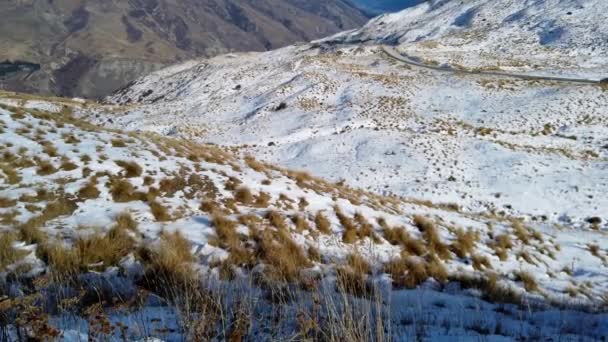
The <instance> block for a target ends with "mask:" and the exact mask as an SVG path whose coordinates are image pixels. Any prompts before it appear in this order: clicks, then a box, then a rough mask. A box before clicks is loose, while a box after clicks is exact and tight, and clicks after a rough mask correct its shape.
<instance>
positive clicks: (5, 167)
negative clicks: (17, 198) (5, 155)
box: [0, 164, 21, 184]
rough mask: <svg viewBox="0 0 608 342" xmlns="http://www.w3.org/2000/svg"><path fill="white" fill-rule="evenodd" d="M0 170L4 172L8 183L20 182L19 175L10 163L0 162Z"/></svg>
mask: <svg viewBox="0 0 608 342" xmlns="http://www.w3.org/2000/svg"><path fill="white" fill-rule="evenodd" d="M0 170H1V171H2V173H4V177H5V178H6V182H7V183H8V184H19V183H20V182H21V176H20V175H19V173H18V172H17V170H16V169H15V168H14V167H13V166H11V165H10V164H0Z"/></svg>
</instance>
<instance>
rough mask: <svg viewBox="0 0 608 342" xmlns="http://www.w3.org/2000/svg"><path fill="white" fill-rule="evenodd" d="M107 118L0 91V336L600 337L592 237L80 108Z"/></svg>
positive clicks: (598, 235) (597, 236)
mask: <svg viewBox="0 0 608 342" xmlns="http://www.w3.org/2000/svg"><path fill="white" fill-rule="evenodd" d="M123 110H128V108H121V107H118V106H101V105H99V104H97V103H94V102H86V101H80V100H79V101H75V100H67V99H52V98H41V97H36V96H31V95H23V94H14V93H0V115H1V117H2V121H1V123H0V143H1V144H0V146H1V151H0V152H1V155H0V158H1V159H0V170H1V173H0V175H1V176H2V177H1V178H0V245H1V247H2V248H1V249H0V255H1V256H2V258H0V298H1V301H0V314H1V315H0V317H2V322H3V329H4V330H3V336H5V337H7V340H17V339H18V336H23V335H27V336H30V337H32V338H41V337H43V336H47V337H49V336H53V337H54V338H59V337H61V339H62V340H65V341H79V340H85V341H86V340H99V339H102V340H105V339H109V338H110V337H112V336H116V335H117V334H118V333H117V332H116V331H119V332H120V333H119V334H120V336H122V337H121V340H144V339H149V338H151V337H155V338H157V339H161V338H162V340H165V341H181V340H202V339H201V336H206V337H207V338H208V339H212V340H215V339H217V340H223V338H222V336H225V335H226V334H231V335H232V334H236V333H238V334H239V335H240V336H243V338H245V337H251V338H254V339H262V340H267V339H271V338H273V339H278V340H285V339H287V338H288V337H289V336H295V335H297V334H306V335H310V336H314V335H316V334H319V335H323V334H326V333H327V332H328V331H333V332H334V333H335V334H339V335H343V334H356V335H357V336H361V335H360V334H363V336H369V337H370V339H363V340H371V339H372V338H373V337H374V336H381V335H383V334H385V333H386V334H390V336H392V338H394V339H395V340H410V339H412V338H414V337H415V336H422V335H424V336H433V337H435V338H441V337H445V338H450V337H454V331H457V332H458V336H460V337H462V338H465V339H477V338H483V337H487V336H501V338H507V339H515V338H520V339H537V338H538V339H545V338H547V339H549V338H556V337H557V336H561V337H564V338H565V337H567V338H569V339H581V338H583V339H589V340H600V339H601V336H604V335H605V334H606V332H607V331H606V325H605V324H602V322H605V321H606V318H607V317H606V314H605V308H606V291H607V290H608V288H607V285H608V273H607V272H606V269H607V264H606V260H607V259H608V241H607V240H606V239H605V238H604V232H603V231H602V232H600V231H597V230H593V229H582V228H580V229H570V228H562V229H556V227H555V225H554V224H553V223H551V222H543V221H531V222H526V221H525V220H522V219H520V218H517V217H514V216H509V215H489V214H487V213H470V212H466V211H461V210H459V209H458V208H457V207H455V206H453V205H441V204H434V203H431V202H429V201H422V200H415V199H406V198H399V197H397V196H381V195H378V194H375V193H371V192H367V191H364V190H362V189H357V188H352V187H348V186H346V185H344V184H342V183H332V182H329V181H326V180H323V179H321V178H318V177H316V176H313V175H311V174H310V173H307V172H302V171H293V170H289V169H285V168H281V167H278V166H275V165H272V164H267V163H263V162H261V161H258V160H256V159H255V158H253V157H251V156H244V157H243V156H241V155H240V153H238V152H239V151H238V149H229V148H224V147H219V146H215V145H209V144H197V143H194V142H192V141H188V140H182V139H175V138H170V137H163V136H161V135H158V134H153V133H150V132H126V131H121V130H116V129H105V128H102V127H99V126H95V125H92V124H91V123H89V122H87V121H85V120H82V118H83V117H97V116H112V115H113V114H114V113H117V112H120V111H123ZM384 134H386V133H384ZM339 138H341V139H342V140H344V138H345V135H341V136H339ZM336 144H340V143H339V142H336ZM361 152H362V153H363V152H364V149H361ZM29 284H35V286H31V285H29ZM40 296H44V298H45V300H44V301H42V300H36V299H39V298H40ZM415 305H419V306H420V308H419V309H416V310H410V309H409V308H411V307H414V306H415ZM23 307H27V308H28V311H27V312H24V311H23V309H22V308H23ZM29 312H33V314H29ZM277 312H280V314H278V316H280V317H277V314H276V313H277ZM285 312H288V313H291V312H293V314H285ZM454 312H459V313H460V315H454ZM238 315H240V316H239V317H241V318H239V319H238V320H237V318H235V317H236V316H238ZM303 315H304V316H306V317H308V318H306V321H307V322H308V323H307V324H311V325H313V327H312V328H310V329H312V330H311V331H308V330H304V331H302V326H301V325H302V320H304V318H303ZM355 317H357V318H355ZM235 322H241V323H238V324H246V328H242V327H241V328H238V324H237V323H235ZM336 322H342V323H336ZM100 324H103V326H100ZM418 324H423V325H424V327H425V331H422V332H421V331H420V330H419V329H418V330H417V329H415V328H416V327H417V326H418ZM149 325H151V326H154V327H157V328H155V329H146V328H145V327H146V326H149ZM233 325H236V326H237V327H236V328H230V330H229V331H228V332H227V331H226V328H225V327H226V326H233ZM378 325H380V326H378ZM522 326H523V327H526V328H525V329H523V328H522ZM384 327H386V328H384ZM201 329H203V330H202V331H203V332H204V333H203V332H201ZM383 329H387V331H386V332H384V331H383ZM235 330H236V332H235ZM201 334H204V335H201ZM214 337H216V338H214ZM374 340H375V339H374ZM336 341H337V340H336Z"/></svg>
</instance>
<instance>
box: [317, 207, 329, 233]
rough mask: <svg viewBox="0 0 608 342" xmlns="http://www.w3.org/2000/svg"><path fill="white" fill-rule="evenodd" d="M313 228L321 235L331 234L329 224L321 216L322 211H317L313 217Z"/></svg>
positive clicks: (322, 215) (327, 220)
mask: <svg viewBox="0 0 608 342" xmlns="http://www.w3.org/2000/svg"><path fill="white" fill-rule="evenodd" d="M315 226H316V227H317V230H318V231H319V232H321V234H325V235H329V234H331V232H332V231H331V222H329V219H328V218H327V217H326V216H325V215H324V214H323V212H322V211H318V212H317V214H316V215H315Z"/></svg>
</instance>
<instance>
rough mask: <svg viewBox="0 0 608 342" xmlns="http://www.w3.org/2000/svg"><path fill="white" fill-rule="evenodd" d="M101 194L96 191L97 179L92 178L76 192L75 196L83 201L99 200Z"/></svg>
mask: <svg viewBox="0 0 608 342" xmlns="http://www.w3.org/2000/svg"><path fill="white" fill-rule="evenodd" d="M100 193H101V192H100V191H99V189H97V178H95V177H92V178H91V179H90V180H89V181H88V182H87V183H86V184H85V185H84V186H83V187H82V188H80V190H78V192H77V193H76V195H77V196H78V198H79V199H80V200H81V201H83V200H87V199H96V198H99V194H100Z"/></svg>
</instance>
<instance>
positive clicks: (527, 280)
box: [515, 271, 538, 292]
mask: <svg viewBox="0 0 608 342" xmlns="http://www.w3.org/2000/svg"><path fill="white" fill-rule="evenodd" d="M515 280H517V281H521V282H522V283H523V284H524V288H525V289H526V291H528V292H536V291H538V283H537V282H536V278H534V276H533V275H532V273H529V272H524V271H518V272H515Z"/></svg>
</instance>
